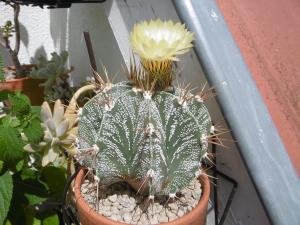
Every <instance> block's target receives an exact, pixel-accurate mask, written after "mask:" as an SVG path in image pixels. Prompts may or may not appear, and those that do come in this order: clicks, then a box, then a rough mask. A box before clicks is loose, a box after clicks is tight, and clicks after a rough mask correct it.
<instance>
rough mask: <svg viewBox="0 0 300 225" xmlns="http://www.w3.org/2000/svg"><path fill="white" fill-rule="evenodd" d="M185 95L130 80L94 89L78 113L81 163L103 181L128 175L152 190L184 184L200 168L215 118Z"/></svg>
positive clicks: (158, 191)
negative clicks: (152, 90) (137, 86)
mask: <svg viewBox="0 0 300 225" xmlns="http://www.w3.org/2000/svg"><path fill="white" fill-rule="evenodd" d="M182 96H183V93H182V90H180V89H176V88H172V90H170V91H159V92H155V93H154V94H153V95H151V94H150V93H149V92H145V91H140V90H136V89H135V88H133V87H132V86H131V85H128V84H126V83H119V84H115V85H113V86H112V87H110V88H109V89H107V90H104V91H102V92H101V93H99V94H98V95H96V96H95V97H94V98H92V99H91V100H90V101H89V102H88V103H86V104H85V106H84V107H83V109H82V113H81V115H80V118H79V126H78V141H79V148H80V149H81V150H80V151H81V152H80V153H81V154H85V157H84V158H85V159H84V161H83V164H84V165H86V166H87V167H90V168H92V169H94V170H95V171H96V175H97V176H98V177H99V178H100V182H101V184H111V183H113V182H116V181H120V180H125V181H127V182H129V183H136V184H138V186H140V187H141V186H143V185H144V186H146V187H147V189H148V191H149V194H150V195H157V194H166V195H167V194H171V193H176V192H178V191H180V190H181V189H183V188H184V187H185V186H187V185H188V184H189V183H190V182H191V180H192V179H194V178H195V176H196V174H197V172H198V171H199V168H200V162H201V158H202V157H203V155H204V154H205V153H206V151H207V143H206V142H205V141H203V140H204V139H205V137H207V136H209V133H210V129H211V125H212V124H211V118H210V115H209V113H208V110H207V108H206V107H205V105H204V104H203V103H202V102H201V101H197V100H196V99H195V98H194V96H193V95H192V94H190V93H188V100H186V101H182V98H181V97H182ZM185 96H186V95H185ZM91 149H92V150H93V151H91ZM89 152H93V154H89Z"/></svg>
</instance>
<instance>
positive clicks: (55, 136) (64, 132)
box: [24, 100, 77, 166]
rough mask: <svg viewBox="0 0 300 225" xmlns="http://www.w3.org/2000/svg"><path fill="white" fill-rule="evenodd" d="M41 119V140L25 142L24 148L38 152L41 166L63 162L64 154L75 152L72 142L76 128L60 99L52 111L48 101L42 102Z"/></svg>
mask: <svg viewBox="0 0 300 225" xmlns="http://www.w3.org/2000/svg"><path fill="white" fill-rule="evenodd" d="M41 120H42V127H43V129H44V138H43V140H42V141H41V142H40V143H38V144H36V145H34V144H27V145H26V146H25V147H24V149H25V150H26V151H29V152H40V153H41V154H42V166H46V165H48V164H49V163H54V164H64V163H65V154H68V155H74V154H75V153H76V149H75V147H74V142H75V139H76V136H75V135H76V132H77V130H76V129H77V128H76V127H74V124H72V121H70V120H68V118H67V117H65V108H64V106H63V105H62V103H61V101H60V100H57V101H56V102H55V104H54V109H53V112H52V111H51V109H50V106H49V103H48V102H44V103H43V104H42V109H41Z"/></svg>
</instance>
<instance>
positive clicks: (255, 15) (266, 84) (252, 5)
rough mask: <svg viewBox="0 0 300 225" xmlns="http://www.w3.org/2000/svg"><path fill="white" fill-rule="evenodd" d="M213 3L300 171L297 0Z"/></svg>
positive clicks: (299, 22)
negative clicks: (228, 29)
mask: <svg viewBox="0 0 300 225" xmlns="http://www.w3.org/2000/svg"><path fill="white" fill-rule="evenodd" d="M217 2H218V4H219V7H220V8H221V10H222V13H223V15H224V17H225V20H226V22H227V24H228V25H229V27H230V30H231V32H232V34H233V36H234V38H235V40H236V41H237V44H238V46H239V48H240V49H241V51H242V54H243V56H244V59H245V61H246V63H247V65H248V67H249V68H250V70H251V72H252V74H253V77H254V79H255V81H256V84H257V86H258V88H259V90H260V92H261V95H262V96H263V98H264V101H265V103H266V105H267V107H268V109H269V111H270V113H271V116H272V118H273V120H274V122H275V124H276V126H277V128H278V130H279V133H280V135H281V137H282V140H283V142H284V144H285V146H286V148H287V150H288V153H289V155H290V158H291V160H292V162H293V164H294V166H295V168H296V170H297V172H298V174H299V175H300V1H299V0H217ZM274 151H276V149H274Z"/></svg>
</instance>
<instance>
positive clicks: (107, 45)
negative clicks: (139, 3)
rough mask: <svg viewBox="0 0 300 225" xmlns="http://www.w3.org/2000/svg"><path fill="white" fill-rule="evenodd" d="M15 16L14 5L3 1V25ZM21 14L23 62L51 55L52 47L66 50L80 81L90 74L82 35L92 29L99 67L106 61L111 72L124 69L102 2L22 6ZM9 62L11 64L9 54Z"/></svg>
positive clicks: (0, 8) (75, 77)
mask: <svg viewBox="0 0 300 225" xmlns="http://www.w3.org/2000/svg"><path fill="white" fill-rule="evenodd" d="M12 16H13V11H12V9H11V8H10V7H9V6H6V5H4V4H3V3H0V25H3V24H4V23H5V21H6V20H8V19H10V20H12ZM19 18H20V23H21V39H22V45H21V48H20V53H19V57H20V61H21V63H30V62H31V61H32V60H33V59H34V58H36V57H37V56H39V55H40V54H44V55H47V56H48V57H49V56H50V53H51V52H53V51H58V52H60V51H61V50H67V51H69V54H70V59H69V65H72V66H74V67H75V70H74V72H73V73H72V78H71V83H72V84H74V85H79V84H80V83H81V82H82V81H85V80H86V77H87V76H90V75H91V69H90V63H89V59H88V55H87V51H86V46H85V42H84V39H83V35H82V32H83V31H89V32H90V35H91V39H92V42H93V47H94V53H95V56H96V60H97V63H98V67H99V68H100V66H101V63H103V64H104V65H106V66H107V68H109V71H110V72H111V73H112V74H115V73H120V72H121V71H122V68H121V66H120V65H121V64H125V63H124V61H123V58H122V55H121V53H120V50H119V47H118V45H117V42H116V40H115V37H114V35H113V33H112V30H111V28H110V25H109V22H108V20H107V17H106V15H105V13H104V9H103V6H102V5H101V4H74V5H73V6H72V8H70V9H52V10H49V9H41V8H38V7H27V6H22V7H21V12H20V17H19ZM12 40H13V39H12ZM2 51H3V49H2ZM100 62H101V63H100ZM6 63H7V64H9V62H8V60H7V57H6Z"/></svg>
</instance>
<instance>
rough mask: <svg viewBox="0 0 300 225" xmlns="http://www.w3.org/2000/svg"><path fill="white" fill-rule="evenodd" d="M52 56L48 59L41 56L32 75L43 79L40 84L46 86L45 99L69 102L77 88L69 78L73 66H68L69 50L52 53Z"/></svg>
mask: <svg viewBox="0 0 300 225" xmlns="http://www.w3.org/2000/svg"><path fill="white" fill-rule="evenodd" d="M51 55H52V57H51V59H50V60H47V58H46V57H44V56H40V57H39V58H38V63H37V65H36V67H35V68H33V69H32V71H31V73H30V77H32V78H34V79H40V80H42V81H43V83H42V84H40V86H42V87H43V88H44V100H45V101H48V102H54V101H56V100H57V99H60V100H61V101H63V103H64V104H67V103H68V102H69V101H70V99H71V98H72V95H73V92H74V91H75V88H72V87H70V85H69V82H68V78H69V76H70V73H71V72H72V70H73V68H72V67H71V68H70V69H68V68H66V66H65V65H66V63H67V60H68V55H69V54H68V52H67V51H62V52H61V53H60V54H57V53H56V52H53V53H51Z"/></svg>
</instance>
